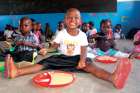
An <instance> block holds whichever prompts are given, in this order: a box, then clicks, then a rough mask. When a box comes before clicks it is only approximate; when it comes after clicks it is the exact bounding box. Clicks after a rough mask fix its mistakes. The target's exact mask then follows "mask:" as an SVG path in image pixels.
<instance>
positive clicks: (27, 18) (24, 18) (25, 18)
mask: <svg viewBox="0 0 140 93" xmlns="http://www.w3.org/2000/svg"><path fill="white" fill-rule="evenodd" d="M24 20H30V21H31V22H32V20H31V19H30V18H29V17H27V16H25V17H22V18H21V19H20V25H21V23H22V22H23V21H24Z"/></svg>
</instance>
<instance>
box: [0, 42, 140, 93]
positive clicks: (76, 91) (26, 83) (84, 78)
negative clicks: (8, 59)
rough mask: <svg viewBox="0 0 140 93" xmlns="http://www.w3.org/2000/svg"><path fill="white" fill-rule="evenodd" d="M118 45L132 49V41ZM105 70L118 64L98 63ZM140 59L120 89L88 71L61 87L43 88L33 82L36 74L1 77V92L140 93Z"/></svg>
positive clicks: (118, 43)
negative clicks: (10, 77) (11, 77)
mask: <svg viewBox="0 0 140 93" xmlns="http://www.w3.org/2000/svg"><path fill="white" fill-rule="evenodd" d="M116 42H117V47H118V48H119V49H121V50H123V49H124V48H125V49H126V48H128V49H132V47H133V45H132V41H129V40H121V41H120V40H119V41H116ZM96 64H97V65H98V66H100V67H102V68H104V69H105V70H107V71H109V72H112V71H113V70H114V68H115V66H116V64H110V65H106V64H101V63H96ZM139 71H140V60H136V59H135V60H134V62H133V69H132V72H131V74H130V76H129V79H128V81H127V83H126V86H125V87H124V88H123V89H121V90H118V89H116V88H114V87H113V85H112V84H111V83H109V82H106V81H104V80H100V79H97V78H96V77H94V76H92V75H90V74H88V73H74V74H75V77H76V80H75V81H74V82H73V83H72V84H71V85H69V86H65V87H61V88H46V87H45V88H42V87H37V86H34V85H33V84H32V81H31V80H32V77H33V76H35V75H36V74H30V75H26V76H21V77H18V78H15V79H5V78H3V77H2V75H1V77H0V93H140V89H139V87H140V75H139V74H138V72H139Z"/></svg>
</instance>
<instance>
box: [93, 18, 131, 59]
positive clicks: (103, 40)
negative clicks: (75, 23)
mask: <svg viewBox="0 0 140 93" xmlns="http://www.w3.org/2000/svg"><path fill="white" fill-rule="evenodd" d="M100 28H101V32H99V33H97V35H96V37H95V40H96V44H95V48H93V50H92V53H93V54H94V57H96V56H104V55H108V56H115V57H129V54H127V53H123V52H121V51H118V50H117V49H116V48H115V41H114V39H113V36H112V35H111V36H110V35H109V34H108V33H109V31H112V28H111V21H110V20H108V19H106V20H102V21H101V23H100ZM90 51H91V50H90ZM94 57H93V58H94Z"/></svg>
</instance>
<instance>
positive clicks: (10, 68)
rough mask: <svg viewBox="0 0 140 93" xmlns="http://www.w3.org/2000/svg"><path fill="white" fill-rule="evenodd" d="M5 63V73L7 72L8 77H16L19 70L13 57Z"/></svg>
mask: <svg viewBox="0 0 140 93" xmlns="http://www.w3.org/2000/svg"><path fill="white" fill-rule="evenodd" d="M5 65H6V66H5V73H6V74H7V78H15V77H16V76H17V75H18V70H17V68H16V66H15V64H14V61H13V58H12V57H10V60H9V61H6V63H5Z"/></svg>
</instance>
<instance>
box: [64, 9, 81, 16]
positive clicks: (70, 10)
mask: <svg viewBox="0 0 140 93" xmlns="http://www.w3.org/2000/svg"><path fill="white" fill-rule="evenodd" d="M72 11H77V12H79V14H80V10H78V9H77V8H69V9H68V10H67V11H66V15H65V17H66V16H67V15H68V13H70V12H72Z"/></svg>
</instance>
